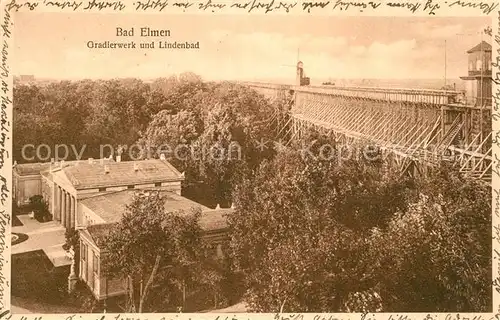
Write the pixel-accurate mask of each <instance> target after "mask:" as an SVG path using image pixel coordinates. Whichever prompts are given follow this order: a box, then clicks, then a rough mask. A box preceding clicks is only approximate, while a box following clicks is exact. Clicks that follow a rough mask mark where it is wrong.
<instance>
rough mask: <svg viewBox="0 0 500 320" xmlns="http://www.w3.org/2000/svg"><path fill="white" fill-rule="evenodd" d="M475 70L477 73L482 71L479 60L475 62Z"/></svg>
mask: <svg viewBox="0 0 500 320" xmlns="http://www.w3.org/2000/svg"><path fill="white" fill-rule="evenodd" d="M476 70H477V71H481V70H483V66H482V61H481V60H477V61H476Z"/></svg>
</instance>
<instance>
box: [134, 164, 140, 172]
mask: <svg viewBox="0 0 500 320" xmlns="http://www.w3.org/2000/svg"><path fill="white" fill-rule="evenodd" d="M138 170H139V164H138V163H134V171H138Z"/></svg>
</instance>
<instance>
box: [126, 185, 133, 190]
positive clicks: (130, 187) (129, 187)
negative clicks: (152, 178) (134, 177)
mask: <svg viewBox="0 0 500 320" xmlns="http://www.w3.org/2000/svg"><path fill="white" fill-rule="evenodd" d="M134 188H135V186H134V185H131V186H127V189H134Z"/></svg>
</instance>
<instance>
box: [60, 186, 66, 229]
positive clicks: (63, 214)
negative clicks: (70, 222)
mask: <svg viewBox="0 0 500 320" xmlns="http://www.w3.org/2000/svg"><path fill="white" fill-rule="evenodd" d="M61 224H62V225H63V227H66V192H65V191H64V190H62V189H61Z"/></svg>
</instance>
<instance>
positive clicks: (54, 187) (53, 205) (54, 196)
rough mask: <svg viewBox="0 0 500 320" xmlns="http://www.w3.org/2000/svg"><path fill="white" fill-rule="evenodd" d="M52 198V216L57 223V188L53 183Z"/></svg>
mask: <svg viewBox="0 0 500 320" xmlns="http://www.w3.org/2000/svg"><path fill="white" fill-rule="evenodd" d="M53 190H54V191H53V193H52V194H53V196H52V215H53V216H54V220H55V221H57V214H58V213H59V204H58V201H59V194H58V192H59V188H58V187H57V185H56V184H55V183H54V184H53Z"/></svg>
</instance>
